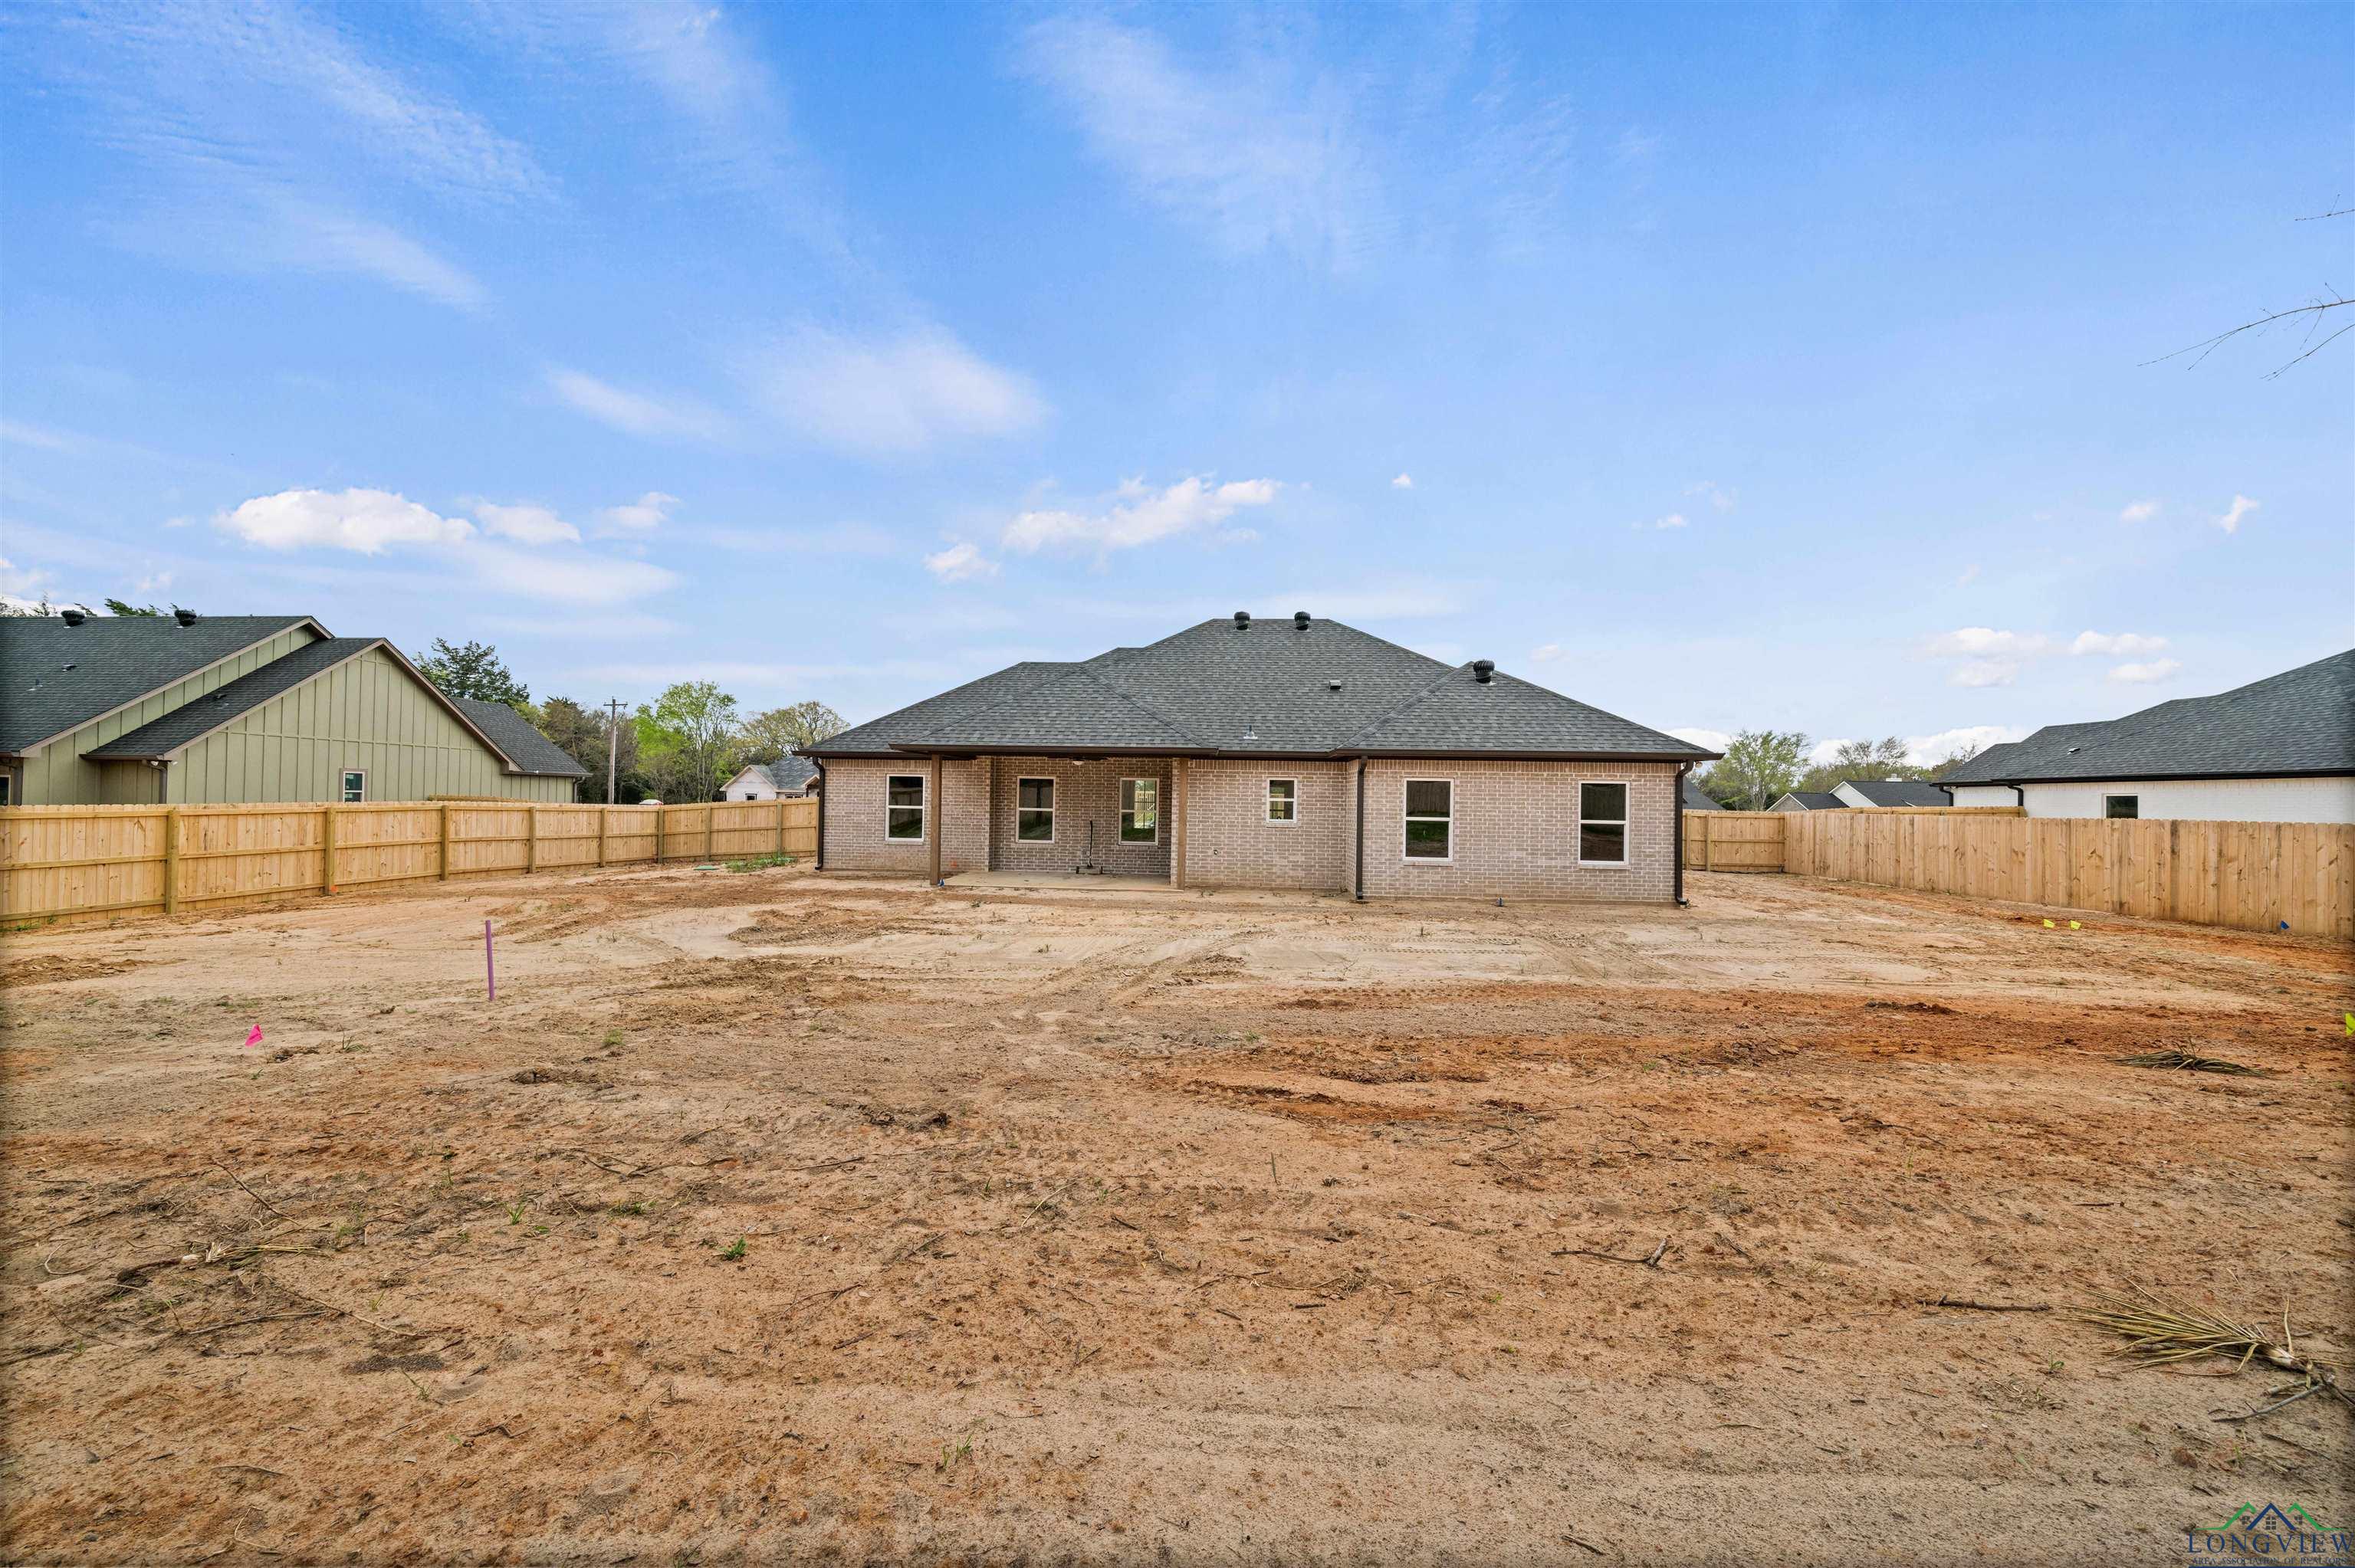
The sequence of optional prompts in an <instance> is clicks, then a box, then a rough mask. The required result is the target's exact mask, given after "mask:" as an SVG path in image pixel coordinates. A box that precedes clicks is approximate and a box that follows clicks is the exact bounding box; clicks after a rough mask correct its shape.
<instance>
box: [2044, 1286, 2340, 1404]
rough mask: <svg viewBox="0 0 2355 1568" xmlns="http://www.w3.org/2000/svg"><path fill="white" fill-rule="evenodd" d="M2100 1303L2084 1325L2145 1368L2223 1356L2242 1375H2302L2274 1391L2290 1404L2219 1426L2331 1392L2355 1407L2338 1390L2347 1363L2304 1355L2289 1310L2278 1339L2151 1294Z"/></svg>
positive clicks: (2278, 1401) (2139, 1292) (2285, 1310)
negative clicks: (2105, 1334) (2256, 1367)
mask: <svg viewBox="0 0 2355 1568" xmlns="http://www.w3.org/2000/svg"><path fill="white" fill-rule="evenodd" d="M2097 1299H2098V1300H2099V1301H2100V1303H2101V1305H2100V1306H2099V1307H2098V1308H2095V1309H2094V1310H2092V1311H2089V1312H2087V1313H2086V1314H2085V1315H2084V1317H2085V1320H2086V1321H2087V1322H2089V1323H2092V1324H2094V1325H2096V1326H2097V1327H2100V1328H2104V1329H2107V1330H2110V1331H2111V1332H2112V1333H2114V1334H2118V1335H2121V1336H2123V1337H2124V1338H2125V1340H2126V1343H2125V1344H2123V1345H2121V1346H2119V1347H2118V1353H2119V1354H2121V1355H2126V1356H2131V1357H2134V1358H2135V1359H2136V1360H2137V1361H2142V1362H2143V1363H2144V1364H2146V1365H2150V1366H2160V1365H2165V1364H2168V1363H2169V1362H2174V1361H2196V1360H2198V1359H2200V1357H2202V1356H2222V1357H2223V1358H2225V1359H2226V1360H2227V1361H2234V1362H2237V1363H2238V1364H2237V1365H2235V1366H2234V1367H2233V1369H2232V1370H2233V1371H2234V1372H2240V1371H2243V1369H2245V1368H2247V1367H2248V1366H2249V1365H2250V1364H2251V1363H2252V1362H2254V1363H2258V1364H2262V1365H2264V1366H2265V1367H2267V1368H2270V1369H2272V1370H2273V1371H2275V1372H2295V1373H2296V1374H2297V1376H2298V1378H2299V1380H2300V1381H2299V1382H2298V1383H2292V1384H2289V1385H2287V1386H2286V1387H2284V1388H2277V1389H2275V1390H2274V1391H2273V1393H2275V1394H2283V1393H2286V1394H2288V1397H2287V1398H2286V1399H2276V1400H2275V1403H2273V1404H2267V1405H2263V1406H2261V1407H2259V1408H2258V1409H2255V1410H2252V1411H2250V1412H2249V1413H2248V1414H2244V1415H2224V1416H2219V1417H2217V1419H2218V1420H2220V1421H2229V1422H2241V1421H2251V1420H2254V1419H2255V1418H2256V1417H2258V1416H2260V1415H2270V1414H2273V1413H2274V1412H2275V1411H2276V1410H2279V1409H2280V1408H2282V1406H2283V1405H2286V1404H2296V1403H2297V1402H2298V1401H2299V1400H2301V1399H2304V1398H2306V1397H2307V1396H2308V1395H2309V1394H2316V1393H2327V1394H2328V1395H2330V1396H2331V1397H2332V1398H2334V1399H2336V1400H2339V1402H2340V1403H2341V1404H2346V1405H2348V1406H2349V1407H2350V1408H2355V1395H2350V1394H2349V1393H2348V1392H2347V1390H2346V1389H2345V1388H2343V1387H2341V1386H2340V1385H2339V1373H2340V1372H2342V1371H2344V1370H2345V1369H2344V1366H2343V1364H2342V1363H2340V1362H2338V1361H2322V1360H2319V1359H2318V1358H2316V1357H2313V1356H2309V1355H2306V1354H2303V1353H2301V1352H2300V1351H2299V1350H2298V1348H2297V1340H2296V1336H2294V1335H2293V1334H2292V1333H2291V1332H2290V1327H2289V1309H2288V1308H2283V1309H2282V1331H2281V1338H2279V1339H2278V1340H2275V1339H2273V1338H2271V1337H2270V1336H2269V1335H2268V1334H2267V1333H2264V1332H2262V1331H2260V1330H2255V1329H2252V1328H2249V1327H2248V1326H2246V1325H2245V1324H2242V1323H2235V1322H2233V1321H2232V1319H2229V1318H2224V1317H2220V1316H2219V1315H2217V1314H2216V1313H2214V1312H2211V1311H2207V1310H2205V1309H2204V1308H2198V1307H2188V1306H2185V1305H2184V1304H2183V1303H2181V1302H2179V1301H2170V1300H2169V1299H2167V1298H2164V1297H2158V1296H2153V1295H2151V1294H2150V1293H2149V1292H2148V1291H2143V1290H2137V1292H2136V1293H2135V1294H2134V1295H2132V1296H2115V1295H2107V1294H2105V1295H2103V1296H2101V1297H2099V1298H2097ZM2211 1375H2229V1374H2211Z"/></svg>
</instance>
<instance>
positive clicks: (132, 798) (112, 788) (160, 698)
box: [16, 626, 318, 806]
mask: <svg viewBox="0 0 2355 1568" xmlns="http://www.w3.org/2000/svg"><path fill="white" fill-rule="evenodd" d="M317 640H318V634H317V633H316V632H315V631H314V630H312V629H311V628H309V627H308V626H290V627H288V628H287V629H286V630H283V631H282V632H280V633H278V634H277V635H276V636H274V637H270V638H266V639H264V640H263V641H260V642H257V643H255V644H254V645H253V646H252V647H250V648H247V649H244V650H242V651H240V652H237V653H235V654H232V655H231V656H230V657H229V658H228V659H225V660H223V661H222V662H220V663H218V664H216V665H214V666H213V667H212V668H211V669H209V670H200V671H198V672H197V673H195V674H193V675H190V676H188V677H187V678H186V680H182V681H175V682H173V683H171V684H170V685H168V686H165V687H164V688H163V689H162V690H161V691H157V692H155V693H152V694H149V695H147V696H144V697H142V698H140V699H139V700H138V701H137V702H135V703H133V704H132V705H130V706H129V707H126V708H124V709H123V711H122V712H121V713H118V714H112V715H107V716H105V717H103V718H98V719H93V720H91V722H90V723H88V724H86V725H83V726H81V727H80V728H79V729H76V730H74V731H72V732H70V733H69V734H66V735H61V736H58V738H57V739H55V740H53V741H51V742H49V743H48V745H47V746H45V747H41V749H39V750H38V751H36V752H34V753H33V754H32V755H31V756H29V757H27V758H25V761H24V765H23V768H22V770H21V772H20V773H19V775H18V778H17V789H18V794H17V797H16V800H17V803H18V804H20V805H27V806H137V805H146V804H148V803H150V802H152V801H154V800H155V788H156V786H155V769H154V768H150V767H148V766H147V765H146V764H145V763H144V762H136V763H121V762H110V763H98V762H87V761H84V760H83V759H82V755H81V754H82V753H83V752H85V751H90V750H92V749H94V748H95V747H101V746H104V745H105V744H106V743H107V742H108V741H110V740H112V739H113V738H114V737H115V736H119V735H128V734H129V733H130V732H131V731H133V730H134V729H137V728H138V727H139V726H141V725H144V724H146V723H148V722H150V721H151V720H155V719H159V718H162V717H163V716H164V715H165V714H167V713H170V712H171V711H172V710H173V709H174V708H176V707H178V706H179V705H181V704H183V703H186V702H188V701H190V700H191V699H193V698H197V697H201V696H203V695H204V694H206V693H207V692H212V691H218V690H219V689H220V688H221V687H223V686H226V685H228V684H229V683H230V682H231V681H234V680H236V679H237V678H238V677H239V676H240V675H244V674H250V673H252V672H253V671H255V670H258V669H260V668H261V666H262V665H264V664H268V663H271V662H274V661H276V660H279V659H282V658H284V657H285V656H286V655H287V654H289V653H292V652H294V650H296V649H297V648H301V647H304V646H306V645H307V644H309V643H311V642H314V641H317Z"/></svg>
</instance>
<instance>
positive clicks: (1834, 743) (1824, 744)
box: [1807, 736, 1849, 762]
mask: <svg viewBox="0 0 2355 1568" xmlns="http://www.w3.org/2000/svg"><path fill="white" fill-rule="evenodd" d="M1848 744H1849V742H1848V740H1847V738H1846V737H1844V736H1842V737H1836V738H1834V739H1831V740H1819V741H1817V742H1816V744H1815V745H1814V746H1813V747H1809V748H1808V751H1807V760H1808V761H1809V762H1829V761H1830V760H1831V759H1832V758H1835V757H1837V756H1838V755H1839V748H1840V747H1843V746H1846V745H1848Z"/></svg>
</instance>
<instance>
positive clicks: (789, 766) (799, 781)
mask: <svg viewBox="0 0 2355 1568" xmlns="http://www.w3.org/2000/svg"><path fill="white" fill-rule="evenodd" d="M752 766H753V767H755V768H759V769H760V770H761V771H762V772H763V773H765V774H767V775H768V776H769V782H770V783H772V784H773V785H775V786H776V787H777V788H778V789H807V788H809V781H810V780H811V779H815V778H816V777H817V764H816V763H815V762H812V761H811V760H810V759H809V758H806V757H804V756H802V755H801V754H800V753H798V752H793V751H788V752H786V753H785V754H784V755H783V757H780V758H777V759H776V760H775V761H774V762H756V763H754V764H752Z"/></svg>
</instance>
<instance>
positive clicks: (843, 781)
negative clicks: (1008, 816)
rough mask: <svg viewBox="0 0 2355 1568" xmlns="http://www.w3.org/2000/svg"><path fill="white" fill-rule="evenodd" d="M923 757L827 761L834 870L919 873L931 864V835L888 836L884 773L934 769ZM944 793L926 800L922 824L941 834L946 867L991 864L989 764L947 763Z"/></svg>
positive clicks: (829, 857) (947, 871)
mask: <svg viewBox="0 0 2355 1568" xmlns="http://www.w3.org/2000/svg"><path fill="white" fill-rule="evenodd" d="M931 770H932V764H931V763H930V762H929V761H927V760H925V759H924V758H910V759H909V760H907V761H905V762H881V761H878V762H865V761H858V762H849V761H840V762H829V763H827V764H826V789H825V793H826V813H825V814H826V853H825V859H826V869H827V870H828V871H903V872H910V873H912V874H916V875H918V876H922V875H923V874H926V873H927V872H929V871H930V870H931V869H932V846H931V844H930V843H929V842H922V841H916V840H909V839H890V840H887V839H885V838H884V836H883V797H884V790H885V780H886V779H889V778H890V776H891V775H892V774H894V773H913V774H916V775H918V776H920V777H927V778H928V777H929V776H930V773H931ZM941 794H942V796H943V799H942V800H938V801H928V802H927V806H928V808H929V809H928V810H926V812H925V814H924V832H925V833H926V835H927V836H928V837H929V835H931V834H932V833H934V832H943V833H944V834H945V835H946V836H945V837H943V839H942V840H941V874H942V875H943V876H947V875H951V874H954V873H956V872H960V871H980V870H982V869H984V868H985V867H986V866H987V865H988V864H989V764H988V763H987V762H985V761H969V762H961V761H950V762H943V763H942V764H941Z"/></svg>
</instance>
